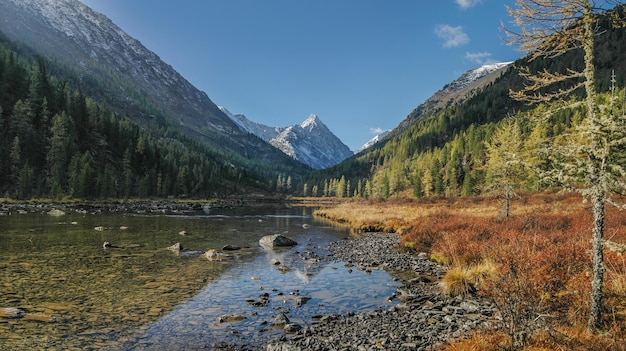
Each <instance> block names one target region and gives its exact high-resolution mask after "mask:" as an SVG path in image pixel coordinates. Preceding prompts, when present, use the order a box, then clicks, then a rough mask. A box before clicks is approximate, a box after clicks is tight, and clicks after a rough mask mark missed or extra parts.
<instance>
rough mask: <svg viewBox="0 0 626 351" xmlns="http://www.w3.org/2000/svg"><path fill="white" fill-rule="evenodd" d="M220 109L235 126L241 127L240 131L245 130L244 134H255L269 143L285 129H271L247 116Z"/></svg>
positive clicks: (220, 107)
mask: <svg viewBox="0 0 626 351" xmlns="http://www.w3.org/2000/svg"><path fill="white" fill-rule="evenodd" d="M218 108H219V109H220V110H221V111H222V112H224V114H225V115H226V116H228V117H229V118H230V119H231V120H232V121H233V122H235V124H237V126H239V129H241V130H243V131H244V132H248V133H250V134H254V135H256V136H258V137H259V138H261V139H263V140H265V141H266V142H268V143H269V142H270V140H272V139H273V138H275V137H276V136H277V135H278V134H279V133H280V132H281V131H282V130H283V129H284V128H279V127H270V126H267V125H265V124H261V123H258V122H254V121H251V120H249V119H248V118H246V116H245V115H242V114H233V113H231V112H230V111H228V109H227V108H226V107H224V106H218Z"/></svg>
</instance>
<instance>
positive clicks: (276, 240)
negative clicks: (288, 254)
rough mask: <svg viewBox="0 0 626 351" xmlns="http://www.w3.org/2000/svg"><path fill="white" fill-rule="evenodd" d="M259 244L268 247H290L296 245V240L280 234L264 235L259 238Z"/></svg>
mask: <svg viewBox="0 0 626 351" xmlns="http://www.w3.org/2000/svg"><path fill="white" fill-rule="evenodd" d="M259 244H260V245H261V246H263V247H266V248H269V249H273V248H277V247H292V246H296V245H298V243H297V242H295V241H293V240H291V239H289V238H288V237H286V236H284V235H282V234H274V235H266V236H264V237H262V238H261V239H260V240H259Z"/></svg>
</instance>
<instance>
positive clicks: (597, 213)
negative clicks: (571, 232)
mask: <svg viewBox="0 0 626 351" xmlns="http://www.w3.org/2000/svg"><path fill="white" fill-rule="evenodd" d="M596 181H597V179H596ZM596 187H597V185H596ZM604 200H605V198H604V192H603V191H601V189H598V188H596V189H593V194H592V195H591V205H592V211H593V239H592V243H593V248H592V251H593V276H592V278H591V308H590V313H589V321H588V322H587V331H588V332H589V333H594V332H595V331H597V330H598V329H600V327H601V326H602V300H603V299H604V243H603V241H602V239H603V237H604V205H605V201H604Z"/></svg>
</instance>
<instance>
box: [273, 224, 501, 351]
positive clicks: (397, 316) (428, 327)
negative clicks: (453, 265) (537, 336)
mask: <svg viewBox="0 0 626 351" xmlns="http://www.w3.org/2000/svg"><path fill="white" fill-rule="evenodd" d="M398 247H399V237H398V236H397V235H393V234H380V233H367V234H363V235H360V236H359V237H357V238H352V239H347V240H342V241H339V242H335V243H332V244H331V245H330V248H329V251H330V257H331V259H334V260H338V261H343V262H345V263H346V265H347V266H349V267H350V269H359V270H363V271H366V272H368V271H372V270H376V269H384V270H386V271H388V272H390V273H391V274H392V275H394V276H396V277H398V279H400V280H402V282H403V285H402V287H400V288H398V289H397V291H396V293H395V294H394V295H393V296H391V297H390V300H392V301H393V302H397V303H396V304H394V305H393V306H392V307H390V308H387V309H378V310H374V311H369V312H364V313H356V314H355V313H348V314H345V315H325V316H320V318H319V319H318V321H317V322H316V323H314V324H312V325H311V326H306V327H304V328H302V329H301V330H299V331H298V332H296V333H294V334H286V336H285V337H283V338H282V340H279V341H275V342H272V343H270V344H269V345H267V347H266V349H267V350H268V351H292V350H293V351H295V350H433V349H436V347H437V346H439V345H441V344H442V343H444V342H446V341H449V340H451V339H454V338H459V337H462V336H464V335H467V334H468V333H469V332H470V331H472V330H474V329H476V328H480V327H488V326H493V325H494V324H496V323H498V321H497V317H496V311H495V307H494V306H493V304H491V303H489V302H488V301H486V300H483V299H479V298H475V297H449V296H446V295H444V294H442V293H441V290H440V288H439V286H438V279H439V278H440V277H441V276H442V275H443V274H444V272H445V269H444V268H443V267H441V266H440V265H438V264H436V263H434V262H432V261H430V260H428V258H427V257H426V255H424V254H421V255H410V254H405V253H402V252H399V251H398Z"/></svg>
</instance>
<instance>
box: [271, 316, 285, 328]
mask: <svg viewBox="0 0 626 351" xmlns="http://www.w3.org/2000/svg"><path fill="white" fill-rule="evenodd" d="M287 324H289V318H287V316H286V315H285V314H284V313H280V314H279V315H278V316H276V318H274V320H273V321H272V323H270V325H271V326H272V327H275V328H283V327H284V326H285V325H287Z"/></svg>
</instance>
